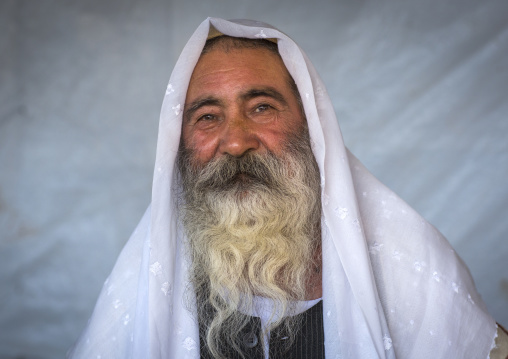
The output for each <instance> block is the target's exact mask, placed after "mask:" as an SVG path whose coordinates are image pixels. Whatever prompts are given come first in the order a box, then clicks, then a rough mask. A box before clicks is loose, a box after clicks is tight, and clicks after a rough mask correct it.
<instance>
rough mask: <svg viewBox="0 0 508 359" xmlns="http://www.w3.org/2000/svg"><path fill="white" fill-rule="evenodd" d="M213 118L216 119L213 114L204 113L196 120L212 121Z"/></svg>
mask: <svg viewBox="0 0 508 359" xmlns="http://www.w3.org/2000/svg"><path fill="white" fill-rule="evenodd" d="M215 119H216V117H215V116H214V115H210V114H208V113H207V114H206V115H203V116H201V117H200V118H198V119H197V120H198V121H213V120H215Z"/></svg>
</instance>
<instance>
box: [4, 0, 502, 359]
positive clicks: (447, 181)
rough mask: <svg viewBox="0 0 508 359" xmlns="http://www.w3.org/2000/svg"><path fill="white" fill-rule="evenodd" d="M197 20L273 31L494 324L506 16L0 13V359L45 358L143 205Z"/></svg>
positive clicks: (171, 10) (85, 302)
mask: <svg viewBox="0 0 508 359" xmlns="http://www.w3.org/2000/svg"><path fill="white" fill-rule="evenodd" d="M207 16H217V17H224V18H253V19H257V20H261V21H265V22H268V23H272V24H274V25H275V26H277V27H279V28H280V29H281V30H282V31H284V32H286V33H287V34H289V35H290V36H292V37H293V38H294V39H295V40H296V41H297V42H298V43H299V44H300V46H301V47H302V48H303V49H304V50H305V51H306V52H307V54H308V55H309V57H310V58H311V60H312V61H313V62H314V64H315V66H316V67H317V69H318V71H319V72H320V74H321V76H322V77H323V79H324V81H325V83H326V85H327V88H328V91H329V93H330V96H331V98H332V99H333V101H334V106H335V109H336V112H337V115H338V118H339V121H340V124H341V128H342V131H343V133H344V138H345V141H346V144H347V145H348V146H349V147H350V148H351V149H352V151H353V152H354V153H355V154H356V155H357V156H358V157H359V158H360V160H362V161H363V162H364V163H365V164H366V166H367V167H368V168H369V169H370V170H371V171H372V172H373V173H374V174H375V175H376V176H378V177H379V178H380V179H381V180H382V181H383V182H385V183H386V184H387V185H388V186H389V187H391V188H392V189H394V190H395V191H396V192H397V193H398V194H399V195H400V196H401V197H402V198H403V199H405V200H406V201H407V202H409V203H410V204H411V205H412V206H414V207H415V208H416V209H417V210H418V211H419V212H420V213H422V214H423V215H424V217H426V218H427V219H428V220H430V221H431V222H432V223H433V224H435V225H436V227H438V228H439V229H440V230H441V232H443V233H444V234H445V235H446V236H447V237H448V239H449V241H450V242H451V243H452V245H453V246H454V247H455V249H456V250H457V252H458V253H459V254H460V255H461V256H462V258H463V259H464V260H465V262H466V263H467V265H468V266H469V268H470V269H471V272H472V274H473V276H474V278H475V281H476V284H477V286H478V289H479V291H480V293H481V294H482V296H483V298H484V299H485V301H486V302H487V305H488V308H489V310H490V312H491V313H492V315H493V316H494V317H495V318H496V319H497V320H498V321H499V322H501V323H503V324H505V325H508V269H507V265H506V263H508V261H507V258H508V243H507V235H508V185H507V178H508V148H507V147H508V140H507V137H508V118H507V115H508V2H507V1H494V0H492V1H490V0H489V1H477V0H471V1H467V0H463V1H458V0H457V1H454V0H447V1H443V0H430V1H429V0H426V1H421V0H419V1H416V0H413V1H398V0H386V1H378V0H370V1H367V0H365V1H359V0H340V1H327V2H324V1H321V2H319V1H312V2H311V1H309V2H304V1H294V0H292V1H289V0H286V1H280V0H279V1H277V2H268V1H252V0H251V1H245V0H214V1H206V2H199V1H162V0H149V1H143V2H142V1H139V0H138V1H132V0H131V1H102V0H100V1H99V0H89V1H64V0H58V1H49V0H40V1H35V0H33V1H26V0H17V1H14V0H7V1H6V0H4V1H2V2H1V3H0V358H59V357H63V356H64V353H65V351H66V349H67V348H68V347H69V346H70V345H71V344H72V343H73V341H74V340H75V339H76V337H77V335H78V334H79V332H80V331H81V330H82V328H83V326H84V325H85V323H86V320H87V318H88V317H89V315H90V313H91V311H92V308H93V305H94V302H95V300H96V298H97V295H98V293H99V290H100V288H101V286H102V282H103V280H104V279H105V278H106V276H107V275H108V273H109V271H110V270H111V268H112V266H113V264H114V261H115V258H116V256H117V255H118V253H119V251H120V250H121V248H122V246H123V245H124V243H125V241H126V240H127V238H128V237H129V234H130V232H131V231H132V230H133V229H134V227H135V225H136V223H137V221H138V220H139V219H140V218H141V215H142V213H143V212H144V210H145V208H146V207H147V205H148V203H149V201H150V196H151V194H150V192H151V179H152V171H153V163H154V154H155V146H156V136H157V124H158V116H159V110H160V105H161V102H162V97H163V94H164V90H165V88H166V85H167V82H168V79H169V75H170V73H171V70H172V68H173V65H174V63H175V61H176V58H177V56H178V54H179V53H180V51H181V49H182V47H183V45H184V44H185V42H186V40H187V39H188V38H189V36H190V35H191V33H192V32H193V31H194V29H195V28H196V27H197V26H198V24H199V23H200V22H201V21H202V20H204V19H205V18H206V17H207Z"/></svg>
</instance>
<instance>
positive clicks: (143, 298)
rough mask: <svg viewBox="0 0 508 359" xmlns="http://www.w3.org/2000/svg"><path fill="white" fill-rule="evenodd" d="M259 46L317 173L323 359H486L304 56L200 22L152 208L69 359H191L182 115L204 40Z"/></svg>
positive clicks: (475, 323) (245, 24) (228, 26)
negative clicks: (178, 175)
mask: <svg viewBox="0 0 508 359" xmlns="http://www.w3.org/2000/svg"><path fill="white" fill-rule="evenodd" d="M217 34H225V35H229V36H234V37H245V38H253V39H258V38H266V39H270V40H271V41H274V42H276V43H277V45H278V49H279V52H280V55H281V57H282V59H283V61H284V64H285V66H286V67H287V69H288V71H289V73H290V74H291V76H292V77H293V79H294V81H295V83H296V85H297V87H298V90H299V92H300V95H301V98H302V102H303V108H304V110H305V115H306V117H307V120H308V127H309V133H310V138H311V142H312V149H313V152H314V156H315V158H316V161H317V163H318V166H319V169H320V174H321V191H322V192H321V201H322V220H321V225H322V252H323V270H322V273H323V317H324V332H325V353H326V357H327V358H333V359H334V358H396V357H398V358H437V357H440V358H465V357H468V358H487V357H488V353H489V351H490V349H491V346H492V343H493V338H494V336H495V332H496V325H495V322H494V321H493V319H492V318H491V317H490V316H489V315H488V314H487V310H486V308H485V305H484V303H483V301H482V300H481V298H480V296H479V294H478V293H477V291H476V289H475V286H474V283H473V281H472V279H471V276H470V274H469V272H468V270H467V268H466V266H465V265H464V264H463V263H462V261H461V260H460V258H458V256H457V255H456V254H455V252H454V251H453V249H452V248H451V247H450V245H449V244H448V242H447V241H446V239H445V238H444V237H443V236H442V235H441V234H440V233H439V232H438V231H437V230H436V229H435V228H434V227H433V226H432V225H430V224H429V223H427V222H426V221H425V220H424V219H423V218H422V217H421V216H420V215H418V213H416V212H415V211H414V210H413V209H412V208H410V207H409V206H408V205H407V204H406V203H405V202H404V201H402V200H401V199H400V198H399V197H397V196H396V195H395V194H394V193H393V192H391V191H390V190H389V189H388V188H386V187H385V186H384V185H383V184H381V183H380V182H379V181H378V180H377V179H376V178H374V177H373V176H372V175H371V174H370V173H369V172H368V171H367V170H366V169H365V168H364V167H363V166H362V164H361V163H360V162H359V161H358V160H357V159H356V158H355V157H354V156H353V155H352V154H351V153H350V152H349V151H348V150H347V149H346V147H345V146H344V143H343V140H342V135H341V132H340V129H339V126H338V123H337V119H336V117H335V113H334V109H333V106H332V102H331V101H330V99H329V97H328V94H327V92H326V90H325V88H324V85H323V83H322V81H321V79H320V78H319V76H318V74H317V73H316V71H315V69H314V67H313V66H312V64H311V63H310V61H309V60H308V58H307V56H306V55H305V53H304V52H303V51H302V50H301V49H300V48H299V47H298V45H297V44H296V43H295V42H293V41H292V40H291V39H290V38H289V37H288V36H286V35H285V34H283V33H282V32H280V31H278V30H277V29H275V28H273V27H271V26H270V25H267V24H264V23H260V22H256V21H250V20H238V21H237V20H234V21H226V20H222V19H216V18H208V19H206V20H205V21H204V22H203V23H201V25H200V26H199V27H198V28H197V30H196V31H195V32H194V34H193V35H192V37H191V38H190V40H189V41H188V43H187V45H186V46H185V48H184V49H183V51H182V54H181V55H180V58H179V59H178V61H177V63H176V66H175V68H174V70H173V73H172V75H171V79H170V81H169V84H168V86H167V90H166V94H165V97H164V102H163V106H162V111H161V116H160V125H159V136H158V143H157V155H156V163H155V170H154V180H153V189H152V191H153V192H152V203H151V206H150V207H149V208H148V210H147V211H146V213H145V215H144V216H143V218H142V219H141V221H140V223H139V225H138V227H137V228H136V230H135V231H134V233H133V234H132V236H131V238H130V240H129V242H128V243H127V244H126V246H125V248H124V249H123V251H122V253H121V255H120V257H119V259H118V261H117V263H116V265H115V267H114V269H113V271H112V273H111V275H110V277H109V278H108V279H107V280H106V282H105V284H104V287H103V290H102V292H101V294H100V297H99V300H98V302H97V305H96V307H95V310H94V313H93V315H92V318H91V320H90V322H89V324H88V326H87V328H86V330H85V331H84V333H83V334H82V336H81V338H80V339H79V341H78V343H77V344H76V346H75V347H74V348H73V351H72V352H71V354H70V355H71V356H72V357H74V358H87V359H89V358H136V359H139V358H155V359H162V358H182V359H183V358H199V356H200V353H199V346H200V345H199V334H198V324H197V319H196V314H195V307H194V308H193V306H192V305H189V303H192V302H193V298H190V294H189V293H192V290H190V291H189V290H188V289H189V284H188V268H189V262H188V256H187V253H186V251H185V248H184V244H185V235H184V231H183V229H182V226H181V224H180V221H179V216H178V213H177V203H176V202H177V196H178V190H177V188H176V179H175V172H176V165H175V159H176V156H177V152H178V148H179V142H180V132H181V125H182V114H183V106H184V103H185V96H186V92H187V87H188V84H189V80H190V77H191V75H192V72H193V69H194V67H195V65H196V63H197V61H198V59H199V56H200V53H201V49H202V48H203V46H204V44H205V42H206V40H207V38H208V37H209V36H216V35H217Z"/></svg>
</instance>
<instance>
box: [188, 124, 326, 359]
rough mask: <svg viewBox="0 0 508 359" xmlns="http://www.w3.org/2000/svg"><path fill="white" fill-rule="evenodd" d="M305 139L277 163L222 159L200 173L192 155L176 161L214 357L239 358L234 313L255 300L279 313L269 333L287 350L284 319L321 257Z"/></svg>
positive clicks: (264, 158)
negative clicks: (279, 332) (278, 333)
mask: <svg viewBox="0 0 508 359" xmlns="http://www.w3.org/2000/svg"><path fill="white" fill-rule="evenodd" d="M302 132H303V133H301V134H299V135H293V136H292V138H290V139H289V141H288V142H287V144H286V145H285V146H284V150H285V151H284V153H285V154H284V156H283V157H282V158H278V157H277V156H275V155H274V154H272V153H267V154H266V155H259V154H253V153H248V154H246V155H244V156H243V157H241V158H236V157H231V156H221V157H220V158H218V159H216V160H212V161H210V162H209V163H207V164H206V165H205V166H203V167H201V168H200V167H199V166H195V165H193V160H192V158H193V154H192V151H188V150H182V152H181V153H180V155H179V158H178V165H179V169H180V175H181V178H180V180H181V188H182V190H183V198H184V203H185V204H184V206H183V207H184V208H183V217H182V220H183V224H184V227H185V229H186V232H187V236H188V240H189V242H188V245H189V249H190V255H191V259H192V265H191V270H190V273H191V283H192V284H193V287H194V290H195V293H196V297H197V303H198V315H199V316H200V318H201V321H204V322H206V323H208V324H207V328H205V335H206V342H207V345H208V348H209V350H210V352H211V353H212V355H214V356H215V357H219V358H220V357H223V355H222V354H221V350H220V348H221V347H224V346H223V345H222V343H223V342H227V343H229V344H230V345H232V346H233V347H234V348H235V349H236V350H237V351H239V352H240V340H241V338H238V337H237V333H239V332H240V331H241V329H242V328H243V327H244V326H245V325H246V324H247V321H248V318H247V317H246V316H244V315H242V314H241V313H240V310H239V309H241V310H242V311H243V312H250V311H251V309H252V306H253V298H254V296H262V297H265V298H268V299H270V300H271V301H272V302H273V304H274V311H275V310H277V311H278V312H279V313H282V316H280V317H279V316H278V318H279V319H277V320H275V322H273V323H272V324H271V325H270V327H269V328H266V330H271V329H273V328H274V327H277V326H279V325H284V327H285V328H284V329H285V331H286V333H287V336H288V337H289V338H290V340H289V341H287V344H288V345H290V343H291V339H292V338H294V335H295V332H296V330H297V327H298V323H297V320H296V319H295V318H296V317H292V316H287V315H284V314H287V313H289V312H290V311H291V310H292V309H293V308H292V306H293V305H294V303H295V301H298V300H304V299H305V298H306V294H307V293H308V288H309V281H310V278H312V277H315V276H313V271H315V269H316V266H317V265H316V263H315V258H316V255H319V253H318V252H319V249H320V232H319V228H320V227H319V223H320V217H321V197H320V177H319V169H318V167H317V164H316V161H315V159H314V156H313V154H312V150H311V147H310V142H309V136H308V132H307V131H302ZM273 315H275V313H273Z"/></svg>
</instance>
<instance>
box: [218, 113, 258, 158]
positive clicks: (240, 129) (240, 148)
mask: <svg viewBox="0 0 508 359" xmlns="http://www.w3.org/2000/svg"><path fill="white" fill-rule="evenodd" d="M259 146H260V143H259V138H258V137H257V135H256V131H255V129H253V128H252V126H249V124H248V119H241V118H236V119H233V120H231V121H228V123H227V124H226V126H225V128H224V131H223V133H222V135H221V140H220V145H219V151H220V153H221V154H229V155H231V156H235V157H241V156H243V155H244V154H246V153H247V152H250V151H256V150H257V149H259Z"/></svg>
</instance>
